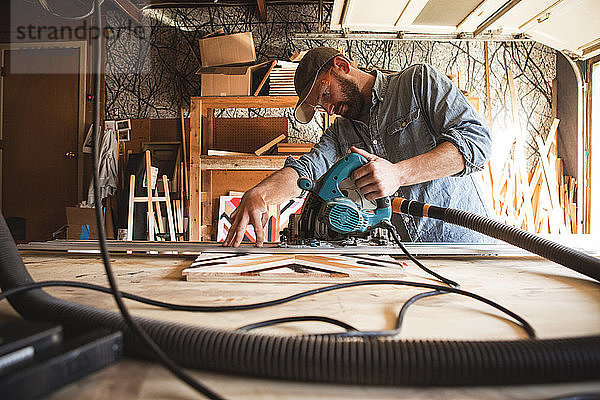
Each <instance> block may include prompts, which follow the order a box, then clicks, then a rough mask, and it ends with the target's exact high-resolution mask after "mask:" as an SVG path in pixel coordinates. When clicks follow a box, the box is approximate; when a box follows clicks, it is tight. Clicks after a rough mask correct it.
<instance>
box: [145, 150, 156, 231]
mask: <svg viewBox="0 0 600 400" xmlns="http://www.w3.org/2000/svg"><path fill="white" fill-rule="evenodd" d="M146 193H147V195H148V199H147V200H148V240H154V213H153V212H152V208H153V207H152V165H151V162H150V150H146Z"/></svg>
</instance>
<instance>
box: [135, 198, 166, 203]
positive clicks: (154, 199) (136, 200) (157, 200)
mask: <svg viewBox="0 0 600 400" xmlns="http://www.w3.org/2000/svg"><path fill="white" fill-rule="evenodd" d="M165 200H166V199H165V196H154V197H152V201H153V202H159V201H165ZM133 202H134V203H146V202H148V198H147V197H134V198H133Z"/></svg>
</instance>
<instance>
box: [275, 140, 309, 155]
mask: <svg viewBox="0 0 600 400" xmlns="http://www.w3.org/2000/svg"><path fill="white" fill-rule="evenodd" d="M314 145H315V144H314V143H277V154H304V153H308V152H309V151H310V150H311V149H312V148H313V146H314Z"/></svg>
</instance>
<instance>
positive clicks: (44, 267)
mask: <svg viewBox="0 0 600 400" xmlns="http://www.w3.org/2000/svg"><path fill="white" fill-rule="evenodd" d="M24 259H25V262H26V265H27V267H28V269H29V271H30V273H31V274H32V275H33V277H34V279H36V280H49V279H67V280H78V281H82V282H93V283H97V284H101V285H105V284H106V278H105V277H104V272H103V269H102V266H101V263H100V259H99V257H97V256H96V255H94V256H65V255H54V254H51V253H37V254H36V253H25V254H24ZM111 259H112V261H113V267H114V269H115V272H116V274H117V276H118V279H119V282H120V285H121V289H122V290H125V291H129V292H133V293H136V294H139V295H142V296H147V297H152V298H155V299H161V300H167V301H173V302H180V303H185V304H199V305H201V304H203V305H206V304H211V305H219V304H221V305H225V304H227V305H231V304H246V303H253V302H259V301H266V300H272V299H276V298H280V297H284V296H289V295H291V294H294V293H298V292H301V291H303V290H307V289H310V288H317V287H321V286H324V284H306V283H302V284H291V283H290V284H282V283H260V282H253V283H231V282H186V281H184V280H183V279H182V271H183V270H184V269H185V268H188V267H189V266H190V265H191V264H192V263H193V261H194V259H195V256H192V257H187V258H184V257H178V258H174V257H167V256H155V257H141V256H112V257H111ZM424 263H425V264H426V265H427V266H429V267H430V268H432V269H434V270H435V271H436V272H438V273H440V274H443V275H445V276H447V277H448V278H450V279H454V280H456V281H458V282H459V283H461V286H462V288H463V289H465V290H469V291H473V292H475V293H477V294H480V295H483V296H486V297H488V298H490V299H492V300H494V301H497V302H498V303H500V304H502V305H503V306H505V307H507V308H509V309H510V310H512V311H514V312H516V313H517V314H519V315H521V316H522V317H524V318H525V319H527V320H528V321H529V323H530V324H531V325H532V326H533V327H534V328H535V329H536V331H537V333H538V336H539V337H541V338H553V337H569V336H580V335H587V334H597V333H599V332H600V312H599V311H600V286H599V285H598V284H597V283H594V282H592V281H590V280H589V279H588V278H585V277H582V276H580V275H578V274H576V273H574V272H570V271H569V270H566V269H565V268H563V267H560V266H558V265H556V264H553V263H551V262H546V261H543V260H541V259H539V258H536V257H527V258H524V257H494V258H491V257H490V258H483V257H481V258H468V259H461V258H428V259H425V260H424ZM407 264H408V265H407V266H405V267H403V268H402V273H403V274H402V275H401V276H400V277H399V278H400V279H405V280H414V281H420V282H431V283H436V281H434V280H432V279H430V278H429V277H428V276H427V275H425V274H424V273H423V272H422V271H421V270H419V269H418V268H416V266H414V265H413V264H412V263H410V262H407ZM420 291H421V290H419V289H413V288H406V287H390V286H371V287H366V288H352V289H344V290H341V291H335V292H328V293H322V294H319V295H316V296H313V297H310V298H305V299H301V300H298V301H295V302H292V303H289V304H285V305H280V306H277V307H272V308H266V309H258V310H251V311H244V312H233V313H220V314H218V315H215V314H207V313H187V312H178V311H167V310H160V309H156V308H154V307H150V306H146V305H140V304H135V303H133V302H129V301H127V304H128V305H129V307H130V310H131V312H132V313H133V314H134V315H137V316H145V317H151V318H156V319H162V320H169V321H177V322H181V323H186V324H195V325H201V326H209V327H219V328H229V329H235V328H237V327H240V326H243V325H245V324H248V323H252V322H258V321H263V320H267V319H271V318H276V317H283V316H292V315H323V316H329V317H333V318H336V319H339V320H342V321H344V322H346V323H349V324H351V325H353V326H356V327H357V328H359V329H364V330H371V329H373V330H375V329H390V328H391V327H392V326H393V324H394V322H395V318H396V315H397V313H398V311H399V309H400V307H401V305H402V304H403V302H404V301H406V300H407V299H408V298H410V297H411V296H413V295H414V294H416V293H419V292H420ZM48 292H49V293H51V294H53V295H55V296H58V297H61V298H64V299H68V300H72V301H77V302H80V303H84V304H87V305H93V306H96V307H101V308H106V309H111V310H114V309H115V308H116V307H115V305H114V301H113V300H112V299H111V298H110V297H109V296H108V295H105V294H99V293H93V292H88V291H84V290H79V289H73V288H51V289H48ZM11 316H15V313H14V311H12V309H11V308H10V306H9V305H8V303H6V302H2V303H0V318H10V317H11ZM337 329H338V328H337V327H333V326H330V325H325V324H321V323H317V322H306V323H293V324H286V325H280V326H277V327H271V328H265V329H263V330H262V332H264V333H278V334H282V335H295V334H306V333H317V332H332V331H337ZM401 337H402V338H405V339H450V340H452V339H477V340H486V339H522V338H525V334H524V333H523V332H522V331H521V329H520V328H519V327H518V326H516V325H515V324H513V323H512V322H510V321H508V320H506V319H505V318H504V317H503V316H502V315H500V314H498V313H497V312H496V311H495V310H493V309H490V308H489V307H487V306H485V305H483V304H480V303H477V302H475V301H473V300H469V299H463V298H460V297H458V296H455V295H444V296H437V297H433V298H429V299H424V300H421V301H420V302H417V303H416V304H415V305H413V306H412V307H411V308H410V309H409V311H408V313H407V315H406V318H405V321H404V326H403V329H402V332H401ZM192 373H193V375H194V376H196V377H198V378H200V379H202V380H203V382H204V383H206V384H208V385H209V386H210V387H211V389H213V390H215V391H217V392H218V393H219V394H221V395H223V396H225V397H227V398H230V399H315V398H327V399H366V398H369V399H397V398H408V399H431V398H444V399H482V398H485V399H505V398H510V399H538V398H540V399H541V398H551V397H556V396H559V395H565V394H572V393H583V392H598V391H600V382H592V383H577V384H561V385H535V386H512V387H495V388H485V387H478V388H387V387H366V386H358V385H346V386H337V385H327V384H310V383H298V382H282V381H270V380H262V379H250V378H244V377H237V376H227V375H220V374H213V373H207V372H198V371H192ZM50 398H51V399H63V400H64V399H81V398H86V399H107V398H115V399H117V398H127V399H172V398H177V399H196V398H199V397H198V396H197V395H196V394H195V393H194V392H193V391H192V390H191V389H189V388H188V387H187V386H186V385H184V384H182V383H180V382H178V381H177V380H176V379H175V378H173V377H172V376H171V374H170V373H168V372H166V371H165V370H164V369H162V368H161V367H160V366H158V365H155V364H151V363H147V362H142V361H137V360H126V361H124V362H121V363H119V364H118V365H115V366H113V367H111V368H108V369H107V370H104V371H102V372H100V373H98V374H95V375H93V376H91V377H88V378H86V379H84V380H82V381H79V382H78V383H76V384H74V385H70V386H69V387H67V388H64V389H62V390H61V391H59V392H57V393H56V394H55V395H53V396H51V397H50Z"/></svg>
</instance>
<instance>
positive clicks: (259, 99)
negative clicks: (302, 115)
mask: <svg viewBox="0 0 600 400" xmlns="http://www.w3.org/2000/svg"><path fill="white" fill-rule="evenodd" d="M195 99H196V100H197V101H200V102H201V104H202V110H203V111H204V110H205V109H206V108H293V107H295V106H296V103H297V102H298V97H297V96H222V97H221V96H212V97H211V96H207V97H192V101H193V100H195Z"/></svg>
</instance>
